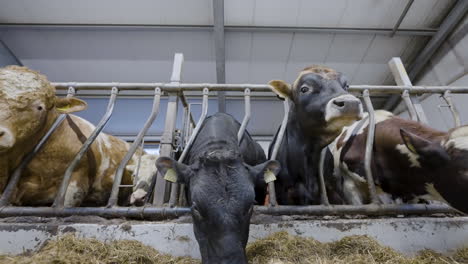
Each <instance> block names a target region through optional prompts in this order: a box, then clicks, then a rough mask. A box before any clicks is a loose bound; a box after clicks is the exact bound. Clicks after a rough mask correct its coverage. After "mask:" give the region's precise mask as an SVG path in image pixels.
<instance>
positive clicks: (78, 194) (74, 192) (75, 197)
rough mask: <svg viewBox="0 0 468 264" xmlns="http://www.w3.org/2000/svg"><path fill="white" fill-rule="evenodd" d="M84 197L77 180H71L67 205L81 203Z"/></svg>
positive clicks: (66, 195) (65, 203)
mask: <svg viewBox="0 0 468 264" xmlns="http://www.w3.org/2000/svg"><path fill="white" fill-rule="evenodd" d="M82 198H83V195H82V190H81V188H80V187H78V183H77V182H76V181H71V182H70V184H69V185H68V189H67V192H66V194H65V202H64V205H65V207H74V206H77V205H79V204H80V203H81V201H82Z"/></svg>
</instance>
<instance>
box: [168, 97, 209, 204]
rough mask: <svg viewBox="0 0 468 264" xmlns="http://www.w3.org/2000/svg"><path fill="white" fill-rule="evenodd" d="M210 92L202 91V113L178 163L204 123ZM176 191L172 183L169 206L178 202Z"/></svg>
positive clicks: (177, 188)
mask: <svg viewBox="0 0 468 264" xmlns="http://www.w3.org/2000/svg"><path fill="white" fill-rule="evenodd" d="M209 93H210V90H208V88H205V89H204V90H203V102H202V113H201V116H200V119H199V120H198V122H197V125H196V126H195V130H194V131H193V133H192V135H191V136H190V139H189V141H188V142H187V145H186V146H185V148H184V151H182V154H181V155H180V157H179V160H178V161H179V162H184V160H185V157H186V156H187V154H188V152H189V151H190V148H191V146H192V144H193V141H195V138H196V137H197V135H198V132H199V131H200V129H201V127H202V125H203V122H204V121H205V118H206V115H207V114H208V96H209ZM178 191H179V184H178V183H176V182H174V183H172V188H171V198H170V200H169V205H170V206H175V205H176V204H177V202H178V201H177V200H178Z"/></svg>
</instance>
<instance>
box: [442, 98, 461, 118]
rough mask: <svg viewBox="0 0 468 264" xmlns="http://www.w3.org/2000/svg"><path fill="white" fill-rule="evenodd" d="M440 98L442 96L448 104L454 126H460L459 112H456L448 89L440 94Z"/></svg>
mask: <svg viewBox="0 0 468 264" xmlns="http://www.w3.org/2000/svg"><path fill="white" fill-rule="evenodd" d="M442 98H444V100H445V102H446V103H447V105H448V106H449V109H450V112H451V113H452V116H453V122H454V123H455V127H459V126H461V121H460V114H459V112H458V109H457V107H456V106H455V104H454V103H453V101H452V95H451V92H450V90H447V91H445V93H444V95H442Z"/></svg>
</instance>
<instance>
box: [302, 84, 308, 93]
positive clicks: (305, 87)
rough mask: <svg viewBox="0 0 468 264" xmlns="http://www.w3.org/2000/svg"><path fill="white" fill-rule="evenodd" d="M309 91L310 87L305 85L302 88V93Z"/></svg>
mask: <svg viewBox="0 0 468 264" xmlns="http://www.w3.org/2000/svg"><path fill="white" fill-rule="evenodd" d="M308 91H309V87H307V86H305V85H304V86H302V87H301V93H307V92H308Z"/></svg>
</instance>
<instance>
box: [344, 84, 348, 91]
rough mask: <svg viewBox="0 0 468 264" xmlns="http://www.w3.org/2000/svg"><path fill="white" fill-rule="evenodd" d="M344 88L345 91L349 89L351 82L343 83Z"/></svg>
mask: <svg viewBox="0 0 468 264" xmlns="http://www.w3.org/2000/svg"><path fill="white" fill-rule="evenodd" d="M343 89H344V90H345V91H348V89H349V84H348V83H345V84H344V85H343Z"/></svg>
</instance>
